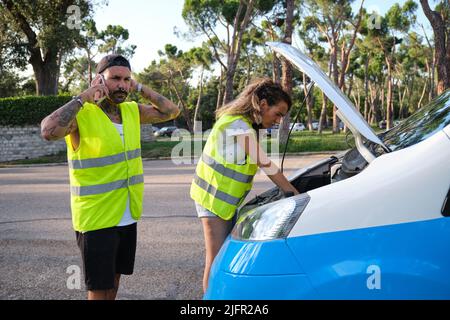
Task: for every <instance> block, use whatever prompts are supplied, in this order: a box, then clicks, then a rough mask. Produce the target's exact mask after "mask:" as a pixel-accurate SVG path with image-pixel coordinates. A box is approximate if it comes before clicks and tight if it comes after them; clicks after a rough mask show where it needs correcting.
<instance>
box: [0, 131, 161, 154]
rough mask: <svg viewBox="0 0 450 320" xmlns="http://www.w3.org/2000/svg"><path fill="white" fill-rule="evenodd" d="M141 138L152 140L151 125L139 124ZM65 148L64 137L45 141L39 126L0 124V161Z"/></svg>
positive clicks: (55, 151)
mask: <svg viewBox="0 0 450 320" xmlns="http://www.w3.org/2000/svg"><path fill="white" fill-rule="evenodd" d="M141 140H142V141H154V140H155V138H154V135H153V131H152V126H151V125H143V126H141ZM65 150H66V142H65V140H64V139H62V140H58V141H45V140H44V139H42V138H41V128H40V127H39V126H27V127H5V126H0V162H4V161H12V160H20V159H34V158H39V157H42V156H46V155H52V154H57V153H59V152H61V151H65Z"/></svg>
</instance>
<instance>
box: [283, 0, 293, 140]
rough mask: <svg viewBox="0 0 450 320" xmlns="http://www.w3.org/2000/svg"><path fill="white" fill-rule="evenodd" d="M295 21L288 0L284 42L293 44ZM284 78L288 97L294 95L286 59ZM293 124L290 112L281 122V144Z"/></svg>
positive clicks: (289, 65)
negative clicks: (293, 23) (290, 124)
mask: <svg viewBox="0 0 450 320" xmlns="http://www.w3.org/2000/svg"><path fill="white" fill-rule="evenodd" d="M293 20H294V0H286V22H285V26H286V29H285V35H284V39H283V42H284V43H288V44H291V43H292V31H293V25H292V22H293ZM281 70H282V78H281V85H282V87H283V90H284V91H286V92H287V94H288V95H292V66H291V64H290V63H289V61H287V60H286V59H284V58H282V59H281ZM290 122H291V112H290V111H289V112H288V113H287V114H286V115H285V116H284V117H283V119H282V120H281V125H280V143H281V144H285V143H286V142H287V139H288V133H289V123H290Z"/></svg>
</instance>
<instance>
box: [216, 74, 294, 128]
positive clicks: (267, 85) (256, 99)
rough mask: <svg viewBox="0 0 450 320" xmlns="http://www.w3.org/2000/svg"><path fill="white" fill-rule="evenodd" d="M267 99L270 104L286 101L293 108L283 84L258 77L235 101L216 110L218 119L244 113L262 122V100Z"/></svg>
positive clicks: (257, 121)
mask: <svg viewBox="0 0 450 320" xmlns="http://www.w3.org/2000/svg"><path fill="white" fill-rule="evenodd" d="M263 99H266V101H267V104H268V105H269V106H273V105H275V104H277V103H278V102H280V101H284V102H286V103H287V105H288V110H289V109H290V108H291V105H292V100H291V97H290V96H289V95H288V94H287V93H286V91H284V90H283V88H281V86H280V85H279V84H277V83H275V82H273V81H272V79H269V78H258V79H255V80H253V81H252V82H251V83H250V84H249V85H248V86H247V87H245V88H244V90H243V91H242V92H241V94H239V96H238V97H237V98H236V99H234V100H233V101H231V102H229V103H227V104H226V105H224V106H222V107H220V108H219V109H217V110H216V119H218V118H220V117H221V116H223V115H225V114H228V115H243V116H245V117H247V118H249V119H250V120H251V121H252V122H253V123H256V124H260V123H261V121H262V117H261V108H260V101H261V100H263Z"/></svg>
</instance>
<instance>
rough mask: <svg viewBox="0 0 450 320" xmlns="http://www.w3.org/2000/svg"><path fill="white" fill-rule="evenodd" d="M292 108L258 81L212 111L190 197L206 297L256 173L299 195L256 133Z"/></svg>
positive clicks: (273, 87)
mask: <svg viewBox="0 0 450 320" xmlns="http://www.w3.org/2000/svg"><path fill="white" fill-rule="evenodd" d="M291 104H292V101H291V98H290V97H289V95H288V94H287V93H286V92H285V91H284V90H283V89H282V88H281V86H280V85H279V84H276V83H274V82H273V81H272V80H271V79H268V78H262V79H257V80H255V81H253V82H252V83H251V84H249V85H248V86H247V87H246V88H245V89H244V90H243V91H242V92H241V94H240V95H239V96H238V97H237V98H236V99H235V100H233V101H231V102H230V103H228V104H226V105H224V106H223V107H221V108H219V109H218V110H217V111H216V118H217V121H216V123H215V124H214V127H213V129H212V131H211V133H210V135H209V137H208V140H207V142H206V145H205V147H204V149H203V153H202V156H201V159H200V160H199V162H198V165H197V168H196V172H195V176H194V179H193V181H192V185H191V192H190V193H191V198H192V199H193V200H194V201H195V205H196V209H197V214H198V216H199V217H200V218H201V221H202V226H203V233H204V238H205V249H206V258H205V269H204V274H203V291H204V292H206V289H207V287H208V278H209V273H210V269H211V265H212V263H213V261H214V258H215V256H216V255H217V253H218V252H219V250H220V248H221V246H222V244H223V243H224V241H225V239H226V237H227V236H228V234H229V232H230V231H231V228H232V218H233V217H234V215H235V212H236V209H237V208H238V207H239V205H240V204H241V203H242V202H243V200H244V199H245V197H246V196H247V194H248V193H249V192H250V190H251V188H252V182H253V177H254V175H255V174H256V172H257V169H258V168H261V169H262V170H263V171H264V172H265V173H266V174H267V175H268V177H269V178H270V179H271V180H272V181H273V182H274V183H275V184H276V185H277V186H278V187H279V188H280V189H281V190H282V191H283V192H285V193H288V192H292V193H294V194H298V191H297V190H296V189H295V188H294V186H292V185H291V183H290V182H289V181H288V180H287V179H286V177H285V176H284V175H283V174H282V173H281V172H280V170H279V169H278V167H277V166H276V165H275V164H274V163H273V162H272V161H271V160H270V159H269V158H268V156H267V154H266V153H265V152H264V150H263V149H262V148H261V147H260V145H259V142H258V133H257V130H259V129H266V128H270V127H272V126H273V125H274V124H276V123H279V122H280V121H281V119H282V118H283V117H284V116H285V115H286V114H287V113H288V112H289V109H290V107H291Z"/></svg>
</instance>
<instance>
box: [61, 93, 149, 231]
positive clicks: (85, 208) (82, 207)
mask: <svg viewBox="0 0 450 320" xmlns="http://www.w3.org/2000/svg"><path fill="white" fill-rule="evenodd" d="M119 108H120V112H121V116H122V124H123V133H124V143H122V139H121V137H120V135H119V132H118V130H117V129H116V128H115V127H114V125H113V123H112V122H111V120H110V119H109V118H108V116H107V115H106V114H105V113H104V112H103V111H102V110H101V109H100V108H99V107H98V106H96V105H94V104H91V103H84V105H83V108H82V109H81V110H80V111H79V112H78V114H77V116H76V119H77V123H78V130H79V133H80V144H79V147H78V149H77V150H73V148H72V142H71V139H70V135H68V136H66V143H67V160H68V164H69V174H70V192H71V207H72V223H73V227H74V229H75V230H76V231H81V232H85V231H92V230H98V229H104V228H109V227H113V226H116V225H117V224H118V223H119V222H120V220H121V218H122V215H123V213H124V212H125V207H126V203H127V197H128V196H129V198H130V210H131V216H132V217H133V219H135V220H138V219H139V218H140V216H141V213H142V199H143V191H144V175H143V168H142V159H141V141H140V140H141V139H140V135H141V133H140V117H139V109H138V106H137V103H136V102H123V103H121V104H120V105H119Z"/></svg>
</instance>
